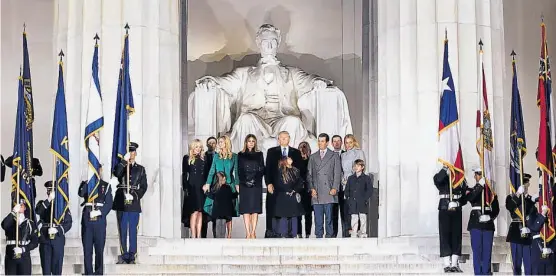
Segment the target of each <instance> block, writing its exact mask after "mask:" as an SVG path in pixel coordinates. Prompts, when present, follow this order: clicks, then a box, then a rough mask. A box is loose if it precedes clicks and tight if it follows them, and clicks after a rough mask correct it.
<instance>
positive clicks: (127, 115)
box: [122, 23, 132, 204]
mask: <svg viewBox="0 0 556 276" xmlns="http://www.w3.org/2000/svg"><path fill="white" fill-rule="evenodd" d="M125 36H126V39H128V38H127V37H128V36H129V25H128V24H127V23H126V24H125ZM124 47H125V41H124ZM124 51H125V49H124ZM126 62H127V63H128V64H129V60H127V57H126V55H125V54H124V64H125V63H126ZM127 69H129V67H128V68H127ZM123 70H126V66H124V69H123ZM123 73H124V75H123V76H122V82H123V80H125V74H126V73H128V72H123ZM124 89H125V87H124ZM124 104H125V105H126V106H125V108H126V112H125V114H126V115H125V118H126V141H127V143H126V153H128V154H129V110H127V103H126V102H125V101H124ZM129 163H130V162H129V161H128V162H127V174H126V177H127V194H130V192H129V190H130V187H131V183H129V175H130V166H129ZM126 202H128V204H131V203H132V202H130V201H127V200H126Z"/></svg>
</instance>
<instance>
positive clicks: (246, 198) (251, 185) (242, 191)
mask: <svg viewBox="0 0 556 276" xmlns="http://www.w3.org/2000/svg"><path fill="white" fill-rule="evenodd" d="M238 174H239V198H240V200H239V213H240V214H242V215H243V223H244V224H245V233H247V234H246V238H247V239H255V238H256V235H255V229H257V220H258V218H259V214H261V213H262V212H263V195H262V194H263V176H264V158H263V153H262V152H260V151H259V150H258V149H257V137H255V135H253V134H249V135H247V137H245V142H244V144H243V150H242V151H241V152H240V153H239V154H238Z"/></svg>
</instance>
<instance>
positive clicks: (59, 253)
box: [39, 236, 66, 275]
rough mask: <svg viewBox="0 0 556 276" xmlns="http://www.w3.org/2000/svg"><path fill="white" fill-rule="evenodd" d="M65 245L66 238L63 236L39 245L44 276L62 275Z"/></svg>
mask: <svg viewBox="0 0 556 276" xmlns="http://www.w3.org/2000/svg"><path fill="white" fill-rule="evenodd" d="M65 245H66V238H65V237H63V236H62V237H60V236H56V238H55V239H53V240H48V241H47V242H44V243H41V244H39V254H40V257H41V268H42V275H62V266H63V265H64V246H65Z"/></svg>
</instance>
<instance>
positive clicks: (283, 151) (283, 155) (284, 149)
mask: <svg viewBox="0 0 556 276" xmlns="http://www.w3.org/2000/svg"><path fill="white" fill-rule="evenodd" d="M282 157H287V155H286V148H282Z"/></svg>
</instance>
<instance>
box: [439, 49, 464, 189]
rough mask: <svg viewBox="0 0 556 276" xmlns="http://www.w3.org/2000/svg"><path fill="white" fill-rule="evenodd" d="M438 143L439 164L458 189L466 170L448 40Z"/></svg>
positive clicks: (445, 51)
mask: <svg viewBox="0 0 556 276" xmlns="http://www.w3.org/2000/svg"><path fill="white" fill-rule="evenodd" d="M438 141H439V143H438V146H439V149H438V153H439V156H438V162H440V163H441V164H442V165H444V166H446V167H448V168H449V169H450V171H451V174H450V175H451V180H452V187H453V188H457V187H458V186H460V185H461V184H462V182H463V180H464V168H463V156H462V153H461V145H460V139H459V119H458V106H457V103H456V90H455V88H454V80H453V78H452V71H451V70H450V63H449V62H448V39H446V40H444V65H443V71H442V97H441V98H440V121H439V124H438Z"/></svg>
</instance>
